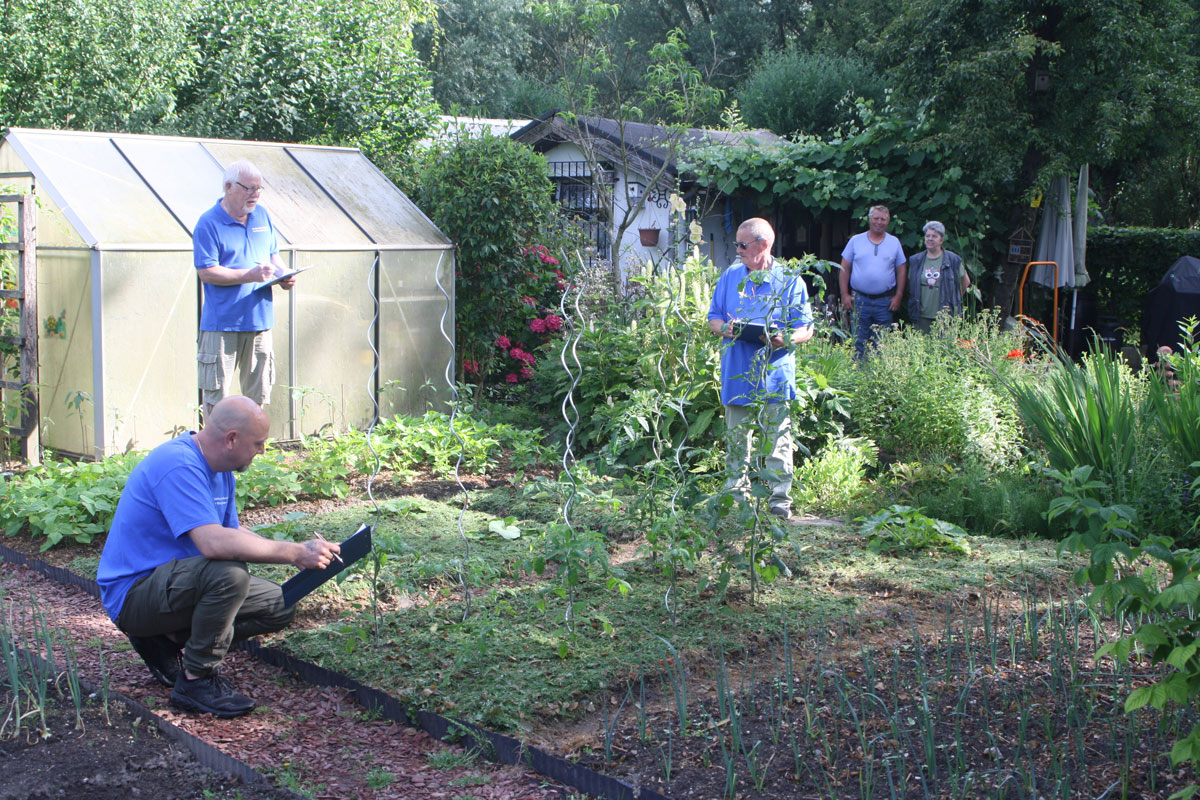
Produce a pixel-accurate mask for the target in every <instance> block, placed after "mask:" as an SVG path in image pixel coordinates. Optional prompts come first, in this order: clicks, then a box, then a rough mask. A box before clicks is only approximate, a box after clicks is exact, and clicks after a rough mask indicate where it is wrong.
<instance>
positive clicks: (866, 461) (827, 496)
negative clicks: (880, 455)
mask: <svg viewBox="0 0 1200 800" xmlns="http://www.w3.org/2000/svg"><path fill="white" fill-rule="evenodd" d="M874 463H875V443H874V442H871V441H869V440H867V439H847V438H841V439H834V440H833V441H831V442H829V443H828V444H827V445H826V446H825V447H823V448H822V449H821V450H820V452H819V453H818V454H817V455H816V456H815V457H813V458H810V459H808V460H807V461H805V462H804V463H803V464H801V465H800V467H799V468H798V469H797V470H796V475H795V479H796V484H797V487H796V489H795V491H796V492H797V493H798V495H797V504H798V505H799V506H800V507H801V508H803V509H804V510H805V511H824V512H831V513H838V512H841V511H845V510H846V509H848V508H850V507H851V506H852V505H853V504H854V502H855V500H857V499H858V497H859V495H861V494H862V491H863V478H864V477H865V476H866V471H867V468H868V467H870V466H873V465H874Z"/></svg>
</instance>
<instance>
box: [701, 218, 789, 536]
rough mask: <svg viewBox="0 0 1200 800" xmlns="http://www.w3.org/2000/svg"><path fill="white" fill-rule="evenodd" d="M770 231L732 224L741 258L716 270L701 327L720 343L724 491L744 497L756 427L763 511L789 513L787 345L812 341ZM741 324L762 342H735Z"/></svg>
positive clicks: (753, 222)
mask: <svg viewBox="0 0 1200 800" xmlns="http://www.w3.org/2000/svg"><path fill="white" fill-rule="evenodd" d="M774 243H775V231H774V230H772V228H771V226H770V224H769V223H768V222H767V221H766V220H765V219H760V218H758V217H755V218H752V219H748V220H746V221H745V222H743V223H742V224H741V226H740V227H738V231H737V248H738V251H739V252H740V253H741V256H742V261H741V263H740V264H734V265H732V266H731V267H729V268H728V269H726V270H725V272H724V273H722V275H721V277H720V278H719V279H718V281H717V287H716V290H715V291H714V292H713V298H712V304H711V305H710V307H709V310H708V326H709V329H710V330H712V332H713V333H714V334H716V335H717V336H720V337H722V338H723V340H724V341H723V343H722V349H721V404H722V406H724V409H725V427H726V430H727V431H728V432H729V433H728V436H729V439H728V453H727V456H726V464H727V467H728V471H729V472H728V476H727V480H726V489H727V490H729V491H732V492H735V493H737V494H739V495H740V496H741V497H743V498H747V497H749V494H750V477H749V472H750V455H751V453H752V452H753V447H752V444H753V438H754V432H755V428H756V427H757V428H758V430H759V432H760V433H761V435H762V436H763V437H764V439H765V440H766V444H767V445H768V450H769V454H768V456H767V459H766V467H767V471H768V475H770V479H769V483H770V486H771V497H770V500H769V501H768V505H769V507H770V511H771V513H772V514H775V515H777V516H779V517H782V518H783V519H784V520H789V521H794V520H795V517H794V516H793V514H792V498H791V489H792V433H791V428H792V423H791V418H790V416H789V414H788V403H789V401H791V400H794V399H795V398H796V359H795V356H793V355H792V351H791V348H792V347H793V346H794V345H798V344H802V343H804V342H807V341H808V340H809V339H811V338H812V335H813V327H812V310H811V309H810V307H809V303H808V289H807V287H805V285H804V280H803V279H802V278H801V277H800V276H799V275H798V274H794V273H789V272H788V271H787V270H785V269H784V268H783V267H782V266H781V265H780V264H779V262H777V261H776V260H775V259H774V258H773V257H772V256H771V247H772V246H773V245H774ZM744 324H749V325H761V326H763V328H764V333H763V335H762V337H761V338H759V339H757V340H753V341H747V340H746V338H745V337H740V336H739V334H740V332H741V326H742V325H744Z"/></svg>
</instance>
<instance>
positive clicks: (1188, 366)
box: [1149, 318, 1200, 464]
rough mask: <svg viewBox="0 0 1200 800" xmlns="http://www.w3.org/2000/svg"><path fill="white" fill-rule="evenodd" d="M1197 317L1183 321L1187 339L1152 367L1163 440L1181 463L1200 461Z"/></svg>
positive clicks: (1152, 403) (1151, 395)
mask: <svg viewBox="0 0 1200 800" xmlns="http://www.w3.org/2000/svg"><path fill="white" fill-rule="evenodd" d="M1197 324H1198V323H1197V320H1196V319H1195V318H1192V319H1190V320H1186V321H1184V322H1182V323H1180V326H1179V327H1180V330H1181V331H1182V333H1183V341H1182V343H1181V344H1180V346H1179V348H1178V349H1177V351H1176V352H1174V353H1171V354H1169V355H1165V356H1163V358H1162V367H1163V368H1162V369H1161V370H1159V371H1151V373H1150V374H1151V378H1150V382H1149V400H1150V406H1151V407H1152V408H1153V409H1154V420H1155V423H1156V424H1157V426H1158V429H1159V431H1160V432H1161V433H1162V436H1163V440H1164V441H1165V442H1166V444H1167V447H1168V448H1169V449H1170V450H1171V452H1172V454H1173V455H1174V456H1175V458H1176V459H1177V460H1178V461H1179V463H1181V464H1190V463H1192V462H1194V461H1200V342H1197V340H1196V331H1197Z"/></svg>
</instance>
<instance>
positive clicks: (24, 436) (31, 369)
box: [0, 172, 41, 466]
mask: <svg viewBox="0 0 1200 800" xmlns="http://www.w3.org/2000/svg"><path fill="white" fill-rule="evenodd" d="M11 178H20V179H24V180H28V181H29V184H30V193H29V194H0V205H16V207H17V214H16V234H17V240H16V241H15V242H8V241H3V240H0V251H5V250H7V251H10V252H16V253H17V254H18V256H17V270H16V278H17V285H16V286H15V287H14V288H12V289H7V288H4V287H3V286H0V300H2V301H3V302H4V303H5V304H6V305H7V304H8V302H9V301H10V300H16V301H17V304H18V308H19V309H20V323H19V330H18V334H17V335H16V336H7V335H0V341H3V342H8V343H11V344H15V345H17V347H18V350H19V359H20V368H19V371H18V379H17V380H15V381H12V380H8V376H7V375H0V387H2V388H3V389H5V390H8V391H10V392H17V393H18V396H19V397H20V400H19V401H18V402H19V403H20V406H21V408H20V416H19V419H18V421H17V424H16V425H9V424H8V422H9V415H8V413H7V411H8V410H7V409H4V412H5V413H4V419H3V420H2V421H0V424H3V425H4V432H5V434H6V435H7V436H8V437H13V438H16V439H19V440H20V442H21V456H22V458H24V459H25V461H26V462H27V463H29V464H30V465H31V466H36V465H37V464H38V463H40V461H41V457H40V456H41V447H40V442H39V437H38V419H39V418H40V416H41V414H40V411H39V399H38V390H37V387H38V359H37V351H38V326H37V201H36V200H35V198H34V195H33V189H34V188H35V187H34V177H33V173H30V172H3V173H0V180H4V179H11Z"/></svg>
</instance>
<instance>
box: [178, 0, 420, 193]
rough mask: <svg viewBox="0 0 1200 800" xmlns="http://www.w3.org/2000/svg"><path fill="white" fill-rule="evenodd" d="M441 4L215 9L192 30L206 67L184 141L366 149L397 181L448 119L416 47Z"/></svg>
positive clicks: (186, 112) (184, 123)
mask: <svg viewBox="0 0 1200 800" xmlns="http://www.w3.org/2000/svg"><path fill="white" fill-rule="evenodd" d="M432 13H433V9H432V5H431V3H430V2H429V0H346V1H344V2H339V3H336V4H333V3H327V2H322V1H321V0H303V1H302V2H292V3H259V2H255V0H209V2H205V3H203V4H202V5H201V6H200V8H199V10H198V11H197V13H196V14H195V15H194V16H193V18H192V21H191V26H190V30H191V37H192V39H193V41H194V42H195V44H196V47H197V48H198V54H199V67H198V69H197V71H196V74H195V77H194V79H193V80H191V81H189V82H188V83H187V84H185V85H184V86H182V87H181V88H180V91H179V113H180V123H179V125H180V129H181V130H182V131H184V132H187V133H192V134H199V135H208V136H220V137H224V138H244V139H259V140H265V141H301V142H319V143H329V144H355V145H358V146H360V147H362V148H363V150H364V152H366V154H367V155H368V156H370V157H372V159H373V160H375V161H376V163H378V164H379V165H380V166H381V167H382V168H384V170H385V172H389V173H390V174H393V175H395V174H396V173H397V172H398V170H399V168H400V163H401V161H400V159H399V154H403V153H404V152H406V151H407V149H408V148H409V147H410V146H411V145H412V144H414V143H415V142H416V141H417V140H419V139H420V138H421V137H422V136H424V134H425V133H426V131H427V130H428V128H429V126H430V124H431V123H432V121H433V120H434V118H435V116H436V113H437V110H436V106H435V104H434V102H433V98H432V95H431V93H430V87H429V79H428V76H427V73H426V72H425V69H424V67H423V66H422V64H421V63H420V60H419V59H418V58H417V57H416V54H415V52H414V50H413V47H412V25H413V23H414V22H415V21H417V20H419V19H425V18H427V17H428V16H429V15H431V14H432Z"/></svg>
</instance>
